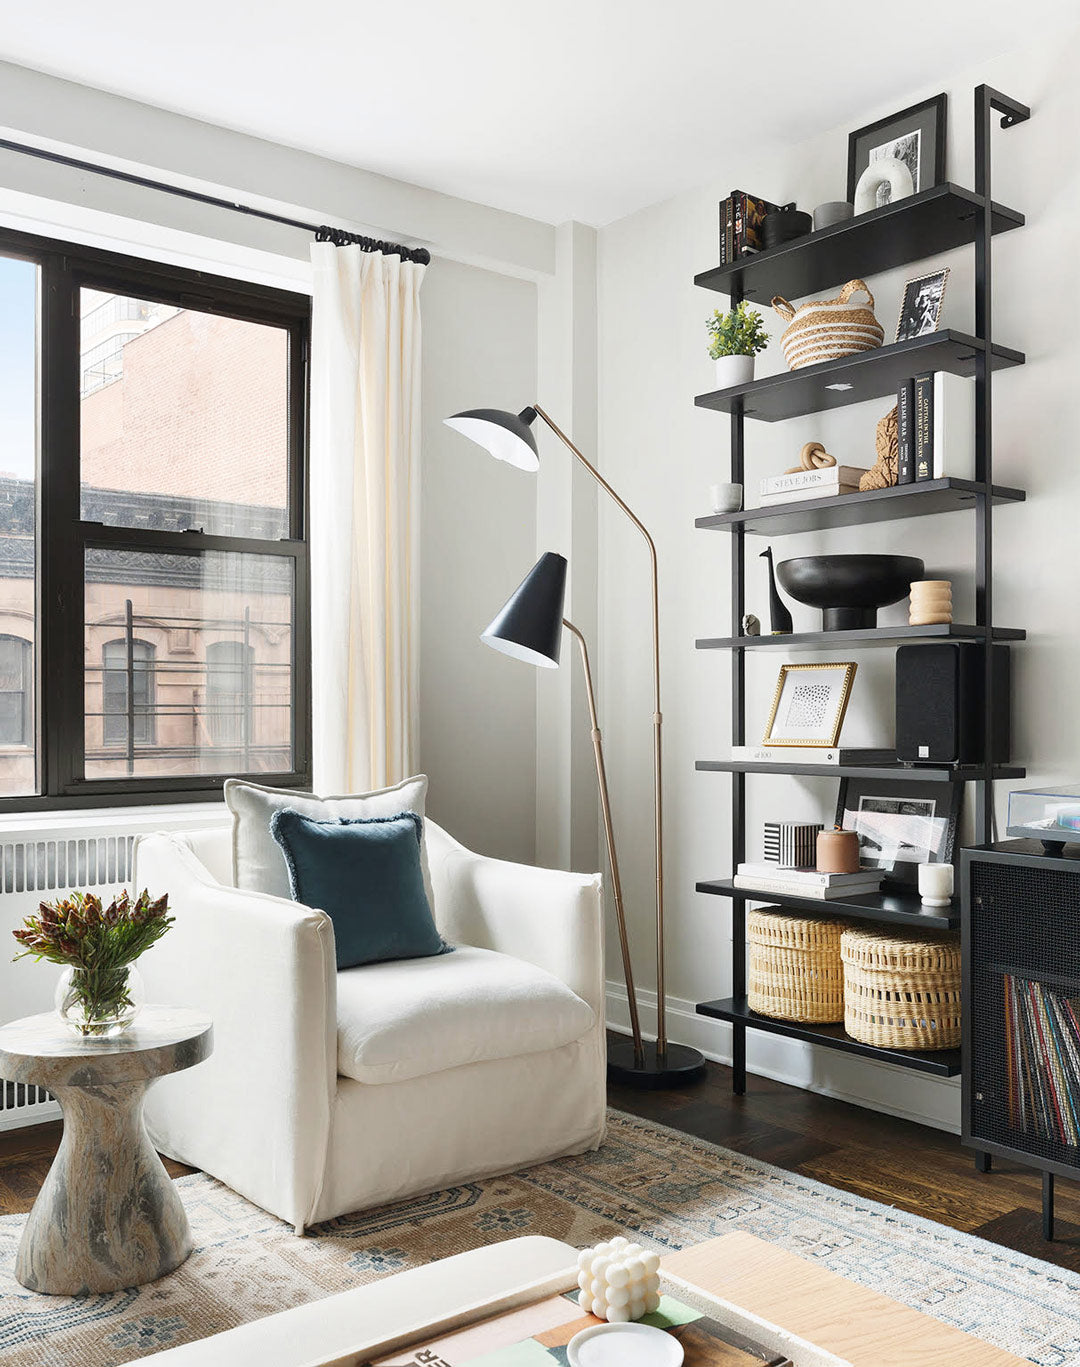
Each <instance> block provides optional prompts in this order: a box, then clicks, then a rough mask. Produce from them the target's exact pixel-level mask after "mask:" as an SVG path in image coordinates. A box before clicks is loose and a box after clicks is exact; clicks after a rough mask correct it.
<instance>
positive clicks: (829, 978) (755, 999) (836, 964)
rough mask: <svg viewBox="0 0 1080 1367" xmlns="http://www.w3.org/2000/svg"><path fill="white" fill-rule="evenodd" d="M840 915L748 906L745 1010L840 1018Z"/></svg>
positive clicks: (819, 1018)
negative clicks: (795, 913) (828, 916)
mask: <svg viewBox="0 0 1080 1367" xmlns="http://www.w3.org/2000/svg"><path fill="white" fill-rule="evenodd" d="M843 928H844V926H843V922H842V921H826V920H817V919H815V918H813V917H809V916H787V915H785V914H784V913H783V912H781V911H776V910H767V911H751V912H750V913H749V914H748V915H747V917H746V937H747V941H748V943H749V951H750V952H749V966H748V972H747V988H746V1001H747V1005H748V1006H749V1007H750V1010H751V1011H756V1012H758V1014H759V1015H762V1016H773V1017H775V1018H776V1019H777V1020H787V1021H807V1022H811V1021H817V1022H818V1023H819V1024H825V1023H827V1022H833V1021H842V1020H843V1019H844V969H843V964H842V963H841V961H840V933H841V931H842V930H843Z"/></svg>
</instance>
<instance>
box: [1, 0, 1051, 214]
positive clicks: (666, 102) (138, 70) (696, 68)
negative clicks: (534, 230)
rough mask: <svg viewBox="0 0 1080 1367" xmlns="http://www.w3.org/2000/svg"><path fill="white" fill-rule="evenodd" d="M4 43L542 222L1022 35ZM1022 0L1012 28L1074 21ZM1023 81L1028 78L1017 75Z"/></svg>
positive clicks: (56, 6)
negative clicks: (1020, 17) (1023, 78)
mask: <svg viewBox="0 0 1080 1367" xmlns="http://www.w3.org/2000/svg"><path fill="white" fill-rule="evenodd" d="M2 12H3V16H4V22H3V27H2V30H0V56H2V57H4V58H6V59H8V60H10V61H13V62H18V63H21V64H22V65H24V66H29V67H33V68H36V69H38V70H40V71H45V72H48V73H50V74H52V75H56V76H63V77H66V78H68V79H69V80H73V81H78V82H81V83H82V84H84V85H90V86H96V87H98V88H99V89H102V90H108V91H112V92H115V93H117V94H121V95H127V96H130V97H132V98H134V99H137V100H142V101H145V102H146V103H149V104H154V105H158V106H160V107H163V108H166V109H171V110H175V111H176V112H178V113H181V114H187V115H191V116H193V117H195V118H198V119H202V120H204V121H206V122H208V123H214V124H220V125H224V126H225V127H228V128H232V129H236V130H238V131H240V132H244V133H251V134H255V135H256V136H258V137H261V138H268V139H270V140H271V141H274V142H279V143H285V144H287V145H289V146H293V147H299V148H303V149H305V150H308V151H311V152H318V153H321V154H322V155H324V156H328V157H333V158H334V159H336V160H338V161H343V162H347V163H349V164H351V165H355V166H360V167H364V168H366V169H368V170H373V171H379V172H382V173H384V174H386V175H389V176H394V177H396V178H398V179H400V180H406V181H411V182H413V183H415V184H418V185H423V186H426V187H428V188H431V189H436V190H443V191H446V192H447V193H449V194H453V195H459V196H462V197H464V198H466V199H472V200H476V201H478V202H480V203H483V204H489V205H493V206H495V207H498V208H501V209H508V210H511V211H513V212H516V213H520V214H526V215H528V216H530V217H533V218H539V219H543V220H545V221H547V222H552V223H558V222H562V221H564V220H566V219H572V218H573V219H578V220H580V221H582V222H585V223H592V224H596V225H601V224H604V223H607V222H610V221H611V220H613V219H616V218H620V217H622V216H623V215H625V214H627V213H630V212H632V211H634V210H635V209H638V208H641V207H643V206H644V205H646V204H650V203H653V202H655V201H657V200H661V199H666V198H667V197H668V196H670V195H672V194H675V193H677V192H678V191H680V190H683V189H687V188H689V187H690V186H692V185H695V184H699V183H701V182H702V181H704V180H707V179H708V178H710V177H711V176H713V175H715V174H716V171H717V168H718V167H721V166H722V165H723V164H724V162H725V160H729V159H730V157H731V155H732V152H733V151H734V150H735V149H739V148H741V149H742V150H744V151H745V147H746V144H747V143H752V144H763V145H765V144H770V143H775V142H779V141H782V140H792V139H801V138H805V137H807V136H809V135H811V134H812V133H814V132H815V131H820V130H823V129H827V128H831V127H833V126H834V125H836V124H841V123H843V122H845V121H847V122H849V123H853V124H858V123H859V122H860V121H861V120H862V117H863V115H865V113H866V111H867V110H875V109H877V108H878V107H879V106H882V105H885V106H888V104H889V103H890V102H893V101H900V102H903V101H904V99H905V96H906V94H907V93H908V92H910V91H913V90H918V89H920V88H921V87H924V86H926V85H928V84H933V83H935V82H937V81H938V80H940V79H943V78H944V77H945V76H947V75H948V74H950V73H954V72H960V71H964V70H966V69H968V68H970V67H972V66H973V65H976V64H977V63H979V62H980V61H982V60H984V59H985V58H987V57H991V56H994V55H996V54H998V53H1001V52H1003V51H1007V50H1008V49H1009V48H1011V47H1014V46H1016V45H1017V37H1016V35H1017V31H1018V28H1019V27H1020V25H1019V24H1018V21H1017V11H1016V8H1015V5H1014V4H1011V3H1006V0H903V4H902V5H901V6H900V7H899V9H898V10H896V11H893V12H892V14H891V17H886V11H885V10H884V8H883V7H882V8H878V7H877V6H876V5H875V4H874V3H873V0H871V3H867V0H863V3H861V4H856V3H854V2H853V0H843V2H841V0H811V2H810V3H808V2H807V0H772V3H769V4H762V3H760V0H758V3H756V4H753V3H742V4H737V3H735V0H543V3H535V2H534V3H530V4H524V3H521V0H411V3H409V4H406V5H403V6H401V7H400V8H399V7H397V6H394V5H388V4H385V3H384V4H380V5H373V4H371V3H365V2H364V0H351V3H348V4H345V3H342V0H323V3H322V4H321V5H320V6H319V7H318V8H316V9H308V8H307V7H306V6H299V5H297V4H296V3H295V0H244V3H241V0H185V3H184V4H183V5H181V6H174V5H153V4H149V5H148V4H147V3H146V0H95V3H93V4H87V3H86V0H49V3H48V4H44V5H29V4H23V5H16V4H14V3H11V0H8V3H6V4H4V5H3V10H2ZM1074 16H1075V0H1025V4H1024V7H1023V25H1022V28H1023V32H1024V34H1026V35H1028V36H1030V35H1032V34H1033V33H1038V32H1039V31H1040V30H1043V31H1044V30H1045V28H1046V27H1047V26H1051V25H1056V24H1065V23H1069V22H1075V18H1074ZM1018 93H1019V95H1020V96H1021V97H1022V95H1023V92H1018Z"/></svg>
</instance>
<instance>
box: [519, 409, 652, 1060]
mask: <svg viewBox="0 0 1080 1367" xmlns="http://www.w3.org/2000/svg"><path fill="white" fill-rule="evenodd" d="M533 408H534V409H535V410H536V413H537V415H538V416H539V417H541V418H543V420H544V422H545V423H547V425H548V427H550V428H551V430H552V432H554V434H555V435H556V436H557V437H558V438H559V440H560V441H561V442H562V444H563V445H564V446H565V447H566V448H567V449H568V450H569V451H570V452H571V453H572V454H573V455H574V456H575V457H576V458H577V459H578V460H579V461H580V462H581V464H582V465H584V467H585V469H586V470H588V472H589V474H590V475H592V477H593V479H594V480H596V482H597V484H599V485H600V487H601V489H603V490H604V492H605V493H606V494H607V495H608V497H609V498H611V499H612V501H613V502H614V503H615V504H616V505H617V506H618V507H619V508H621V509H622V511H623V512H624V513H625V514H626V516H627V517H628V518H629V519H630V521H631V522H632V523H633V524H634V526H635V527H636V528H637V529H638V531H639V532H640V533H641V535H642V536H643V537H644V538H645V544H646V545H647V546H648V548H649V563H650V569H651V582H652V654H653V814H654V821H655V839H656V1052H657V1056H658V1058H659V1059H660V1060H661V1061H662V1060H663V1056H664V1054H665V1053H666V1051H667V1019H666V1016H667V1011H666V1002H665V994H664V838H663V810H664V808H663V780H662V775H661V740H660V728H661V725H662V722H663V717H662V715H661V712H660V583H659V575H658V572H657V564H656V545H655V543H654V542H653V539H652V537H651V536H650V535H649V533H648V531H647V530H646V528H645V525H644V523H642V521H641V519H640V518H639V517H638V516H637V515H636V514H635V513H634V512H633V511H632V510H631V509H630V508H629V507H628V506H627V505H626V503H624V502H623V500H622V499H621V498H620V497H619V495H618V494H617V493H616V492H615V490H614V489H613V488H612V487H611V485H610V484H609V483H608V482H607V480H606V479H605V478H604V477H603V475H602V474H601V473H600V471H599V470H598V469H597V468H596V466H595V465H592V464H591V463H590V462H589V461H588V460H586V459H585V457H584V456H583V455H582V454H581V452H580V451H579V450H578V448H577V447H576V446H575V445H574V443H573V442H572V441H571V440H570V438H569V437H568V436H567V435H566V433H565V432H564V431H562V429H561V428H560V427H559V426H558V425H557V424H556V423H555V422H554V421H553V420H552V419H551V418H550V417H549V416H548V415H547V414H546V413H545V412H544V410H543V409H542V408H541V407H540V405H539V404H533ZM626 962H627V963H629V960H628V959H627V961H626ZM628 985H629V981H628ZM638 1050H639V1044H638V1042H637V1041H636V1040H635V1051H638Z"/></svg>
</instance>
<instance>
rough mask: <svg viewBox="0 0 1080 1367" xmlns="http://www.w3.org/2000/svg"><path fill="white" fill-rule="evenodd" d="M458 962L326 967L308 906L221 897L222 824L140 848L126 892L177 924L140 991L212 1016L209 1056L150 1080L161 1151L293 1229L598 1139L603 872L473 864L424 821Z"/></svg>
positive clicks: (231, 892)
mask: <svg viewBox="0 0 1080 1367" xmlns="http://www.w3.org/2000/svg"><path fill="white" fill-rule="evenodd" d="M425 831H426V840H427V850H428V860H429V863H430V868H431V878H432V887H433V891H434V907H433V911H434V914H435V920H436V922H437V923H438V926H439V929H440V931H441V932H442V934H443V935H444V937H445V938H446V939H447V940H448V941H450V942H451V943H452V944H454V945H457V946H460V948H459V949H457V950H456V951H455V952H454V953H453V954H447V955H442V956H438V957H436V958H434V959H416V960H409V961H403V962H397V963H389V964H371V965H368V966H366V967H363V968H354V969H347V970H344V971H343V972H341V973H338V972H337V970H336V965H335V956H334V931H333V926H332V924H331V922H330V918H329V917H328V916H326V915H325V913H323V912H322V911H319V910H315V909H312V908H308V907H304V906H300V905H298V904H297V903H295V902H291V901H288V900H285V899H282V898H279V897H270V896H265V895H262V894H260V893H254V892H245V891H240V890H238V889H237V888H236V887H234V886H233V885H232V854H231V836H230V832H229V831H228V830H225V829H223V830H215V831H209V832H207V831H200V832H193V833H190V834H187V835H153V836H145V837H143V838H142V839H140V841H139V842H138V846H137V850H136V865H135V883H136V885H137V886H139V887H149V888H150V889H151V890H152V891H154V892H157V893H160V892H168V894H169V901H170V904H171V907H172V910H173V914H174V915H175V916H176V924H175V926H174V927H173V928H172V930H171V931H170V933H169V934H168V935H166V936H165V937H164V939H162V940H161V941H160V942H159V943H158V944H157V945H155V947H154V949H153V950H152V951H151V952H150V953H149V954H147V955H146V957H145V958H144V959H142V960H141V961H140V971H141V972H142V975H143V978H144V979H145V982H146V989H147V998H148V1000H152V1001H158V1002H163V1003H166V1004H169V1005H176V1006H190V1007H194V1008H198V1009H201V1010H204V1011H206V1012H208V1013H209V1014H210V1015H211V1016H212V1017H213V1020H214V1036H215V1044H214V1053H213V1055H212V1057H211V1058H210V1059H209V1060H208V1061H207V1062H206V1063H204V1064H202V1065H201V1066H200V1067H199V1068H193V1069H190V1070H189V1071H188V1072H186V1073H181V1074H177V1075H176V1076H174V1077H171V1078H168V1079H165V1080H163V1081H162V1082H160V1083H159V1084H158V1085H157V1086H156V1087H155V1088H153V1089H152V1090H151V1092H150V1093H149V1094H148V1096H147V1100H146V1120H147V1126H148V1129H149V1131H150V1135H151V1138H152V1139H153V1141H154V1143H155V1144H156V1145H157V1147H158V1148H159V1149H161V1150H162V1152H164V1153H166V1154H168V1155H169V1156H170V1157H172V1158H175V1159H178V1160H179V1161H181V1162H184V1163H188V1164H191V1165H192V1166H193V1167H197V1168H201V1169H202V1170H203V1171H204V1172H208V1173H210V1174H211V1175H212V1176H214V1177H216V1178H218V1179H219V1180H221V1181H222V1182H225V1183H226V1184H227V1185H228V1186H230V1187H232V1188H233V1190H235V1191H237V1192H239V1193H240V1194H241V1195H242V1196H245V1197H247V1198H248V1199H249V1200H250V1201H253V1202H255V1204H256V1205H259V1206H261V1207H263V1208H264V1209H265V1210H269V1211H271V1212H273V1213H274V1214H275V1215H278V1216H280V1217H281V1218H282V1219H284V1220H288V1221H289V1222H290V1223H291V1224H293V1225H295V1226H296V1229H297V1231H298V1232H302V1231H303V1229H304V1227H305V1226H306V1225H310V1224H315V1223H317V1222H318V1221H321V1220H327V1219H330V1218H331V1217H333V1216H336V1215H342V1214H345V1213H346V1212H349V1211H354V1210H361V1209H365V1208H367V1207H371V1206H375V1205H379V1204H381V1203H383V1202H386V1201H391V1200H395V1199H398V1198H401V1197H405V1196H410V1195H415V1194H417V1193H420V1192H424V1191H434V1190H438V1189H440V1188H442V1187H445V1186H447V1185H450V1184H452V1183H455V1182H461V1181H466V1180H468V1179H470V1178H476V1177H481V1176H492V1175H495V1174H497V1173H502V1172H509V1171H512V1170H513V1169H515V1168H520V1167H524V1166H527V1165H529V1164H532V1163H540V1162H544V1161H545V1160H547V1159H551V1158H556V1157H559V1156H561V1155H563V1154H570V1153H581V1152H583V1151H584V1150H586V1149H595V1148H597V1147H598V1146H599V1144H600V1143H601V1141H602V1139H603V1135H604V1108H605V1057H606V1051H605V1043H604V995H603V992H604V974H603V916H602V904H601V895H600V878H599V876H598V875H593V876H583V875H579V874H573V873H562V872H558V871H555V870H551V869H536V868H532V867H529V866H526V865H520V864H509V863H505V862H503V861H501V860H496V859H486V858H483V857H481V856H479V855H476V854H473V853H471V852H470V851H469V850H466V849H465V848H464V847H463V846H461V845H459V844H458V843H457V842H456V841H455V840H453V839H452V838H451V837H450V836H448V835H447V834H446V832H445V831H443V830H441V829H440V828H439V827H438V826H436V825H435V824H434V823H433V822H431V821H428V822H426V823H425Z"/></svg>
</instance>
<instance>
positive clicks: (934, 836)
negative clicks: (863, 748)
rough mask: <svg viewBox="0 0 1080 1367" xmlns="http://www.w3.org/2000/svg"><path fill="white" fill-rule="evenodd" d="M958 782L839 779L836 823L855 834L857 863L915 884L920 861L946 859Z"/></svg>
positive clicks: (959, 798)
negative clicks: (857, 851) (857, 838)
mask: <svg viewBox="0 0 1080 1367" xmlns="http://www.w3.org/2000/svg"><path fill="white" fill-rule="evenodd" d="M963 798H964V785H963V784H962V783H930V782H925V781H924V782H920V781H919V780H918V779H917V778H912V779H869V778H858V779H855V778H843V779H841V780H840V792H839V795H838V797H837V802H836V825H837V826H841V827H843V828H844V830H848V831H857V832H858V834H859V863H860V864H861V865H862V867H863V868H868V869H880V870H881V871H882V873H883V874H884V875H885V881H886V882H888V883H903V884H909V885H913V886H918V881H919V865H920V864H951V863H952V858H953V851H954V850H955V848H956V830H957V825H958V824H959V821H960V807H961V804H962V802H963Z"/></svg>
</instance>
